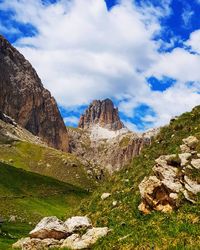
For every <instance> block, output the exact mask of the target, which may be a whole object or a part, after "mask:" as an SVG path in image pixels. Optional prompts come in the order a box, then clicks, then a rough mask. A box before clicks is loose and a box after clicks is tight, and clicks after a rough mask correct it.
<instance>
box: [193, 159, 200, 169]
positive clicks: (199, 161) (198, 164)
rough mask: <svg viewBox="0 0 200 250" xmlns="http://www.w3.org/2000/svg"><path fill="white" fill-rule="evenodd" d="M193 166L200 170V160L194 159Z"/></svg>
mask: <svg viewBox="0 0 200 250" xmlns="http://www.w3.org/2000/svg"><path fill="white" fill-rule="evenodd" d="M191 164H192V166H193V167H194V168H196V169H200V159H192V161H191Z"/></svg>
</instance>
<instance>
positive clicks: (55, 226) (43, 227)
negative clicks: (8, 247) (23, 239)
mask: <svg viewBox="0 0 200 250" xmlns="http://www.w3.org/2000/svg"><path fill="white" fill-rule="evenodd" d="M29 235H30V237H31V238H39V239H46V238H53V239H58V240H60V239H63V238H66V237H67V236H69V229H68V227H67V226H66V225H65V224H64V222H62V221H61V220H59V219H58V218H57V217H55V216H52V217H45V218H43V219H42V220H41V221H40V222H39V223H38V224H37V226H36V227H35V229H33V230H32V231H31V232H30V233H29Z"/></svg>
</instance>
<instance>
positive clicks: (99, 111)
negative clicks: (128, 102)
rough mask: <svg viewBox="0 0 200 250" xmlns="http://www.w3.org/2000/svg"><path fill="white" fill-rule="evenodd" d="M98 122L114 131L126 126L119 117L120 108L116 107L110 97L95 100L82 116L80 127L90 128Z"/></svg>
mask: <svg viewBox="0 0 200 250" xmlns="http://www.w3.org/2000/svg"><path fill="white" fill-rule="evenodd" d="M96 124H98V125H99V126H101V127H103V128H107V129H110V130H114V131H116V130H119V129H121V128H123V127H124V125H123V123H122V122H121V121H120V118H119V114H118V108H115V107H114V104H113V102H112V101H111V100H110V99H105V100H103V101H100V100H95V101H93V102H92V103H91V104H90V106H89V107H88V109H87V110H86V111H85V114H83V115H82V116H81V118H80V121H79V128H83V129H88V128H90V127H92V126H93V125H96Z"/></svg>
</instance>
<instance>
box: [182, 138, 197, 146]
mask: <svg viewBox="0 0 200 250" xmlns="http://www.w3.org/2000/svg"><path fill="white" fill-rule="evenodd" d="M183 142H184V144H186V145H187V146H188V147H189V148H190V149H195V148H196V146H197V144H198V142H199V140H198V139H197V138H196V137H195V136H189V137H187V138H185V139H183Z"/></svg>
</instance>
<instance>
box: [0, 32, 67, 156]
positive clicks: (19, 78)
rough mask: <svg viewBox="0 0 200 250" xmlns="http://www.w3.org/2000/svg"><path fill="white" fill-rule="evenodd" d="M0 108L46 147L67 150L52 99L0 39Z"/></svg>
mask: <svg viewBox="0 0 200 250" xmlns="http://www.w3.org/2000/svg"><path fill="white" fill-rule="evenodd" d="M0 93H1V95H0V109H1V111H2V112H3V113H4V114H6V115H8V116H10V117H12V118H13V119H14V120H15V121H16V122H17V123H18V124H19V125H20V126H22V127H24V128H26V129H27V130H28V131H30V132H31V133H33V134H34V135H37V136H39V137H41V138H42V140H43V141H44V142H46V143H47V144H48V145H49V146H52V147H55V148H57V149H61V150H63V151H68V135H67V130H66V127H65V124H64V122H63V119H62V117H61V115H60V112H59V110H58V107H57V104H56V101H55V99H54V98H53V97H52V96H51V93H50V92H49V91H48V90H47V89H45V88H44V87H43V85H42V82H41V80H40V78H39V77H38V75H37V73H36V71H35V69H34V68H33V67H32V66H31V64H30V63H29V62H28V61H27V60H26V59H25V58H24V56H23V55H22V54H21V53H20V52H19V51H18V50H17V49H16V48H14V47H13V46H12V45H11V44H10V43H9V42H8V41H7V40H6V39H5V38H4V37H3V36H0Z"/></svg>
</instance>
